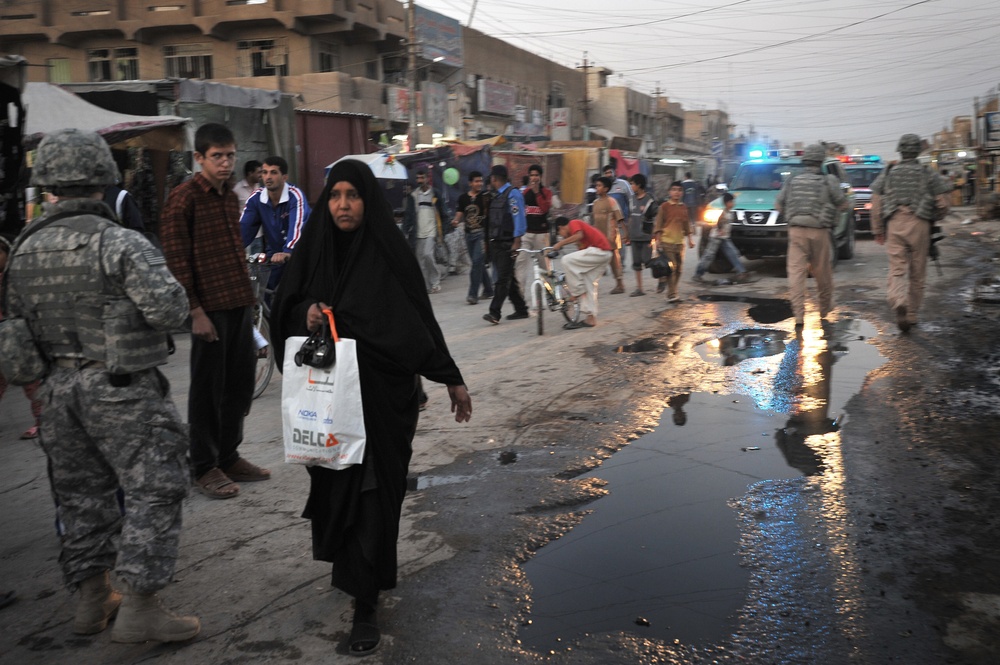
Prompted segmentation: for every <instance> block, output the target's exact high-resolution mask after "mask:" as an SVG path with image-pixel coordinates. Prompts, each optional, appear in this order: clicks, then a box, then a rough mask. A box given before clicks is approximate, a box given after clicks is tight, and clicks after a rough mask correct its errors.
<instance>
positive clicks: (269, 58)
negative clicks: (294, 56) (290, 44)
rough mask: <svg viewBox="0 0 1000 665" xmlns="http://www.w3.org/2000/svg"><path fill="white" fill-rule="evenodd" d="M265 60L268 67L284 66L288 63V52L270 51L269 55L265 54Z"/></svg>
mask: <svg viewBox="0 0 1000 665" xmlns="http://www.w3.org/2000/svg"><path fill="white" fill-rule="evenodd" d="M264 61H265V63H266V64H267V66H268V67H284V66H285V65H286V64H288V54H287V53H275V52H274V51H268V52H267V55H265V56H264Z"/></svg>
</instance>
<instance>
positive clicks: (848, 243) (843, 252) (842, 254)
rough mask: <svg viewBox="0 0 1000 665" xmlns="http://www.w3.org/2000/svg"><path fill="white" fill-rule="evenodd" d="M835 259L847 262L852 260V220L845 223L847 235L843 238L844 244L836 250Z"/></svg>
mask: <svg viewBox="0 0 1000 665" xmlns="http://www.w3.org/2000/svg"><path fill="white" fill-rule="evenodd" d="M837 258H839V259H843V260H844V261H847V260H848V259H853V258H854V219H853V218H852V219H850V220H849V221H848V222H847V233H846V234H845V237H844V244H843V245H841V246H840V249H838V250H837Z"/></svg>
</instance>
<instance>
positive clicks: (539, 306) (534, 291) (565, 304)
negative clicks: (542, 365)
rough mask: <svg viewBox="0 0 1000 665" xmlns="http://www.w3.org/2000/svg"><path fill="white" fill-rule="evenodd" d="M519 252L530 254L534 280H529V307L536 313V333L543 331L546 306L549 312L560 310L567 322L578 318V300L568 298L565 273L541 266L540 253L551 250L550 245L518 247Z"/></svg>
mask: <svg viewBox="0 0 1000 665" xmlns="http://www.w3.org/2000/svg"><path fill="white" fill-rule="evenodd" d="M517 251H519V252H526V253H528V254H531V258H532V265H531V268H532V272H533V275H534V281H532V282H531V309H533V310H535V312H536V313H537V315H538V334H539V335H541V334H543V332H544V324H543V323H542V312H543V311H544V310H545V309H546V308H547V309H548V310H549V311H550V312H561V313H562V315H563V317H564V318H565V319H566V321H567V322H569V323H576V322H577V321H578V320H579V319H580V302H579V301H578V300H570V299H569V295H570V293H569V289H568V288H567V287H566V273H564V272H562V271H561V270H556V269H555V268H549V267H543V266H542V256H541V255H542V254H546V253H547V252H551V251H552V248H551V247H545V248H542V249H519V250H517Z"/></svg>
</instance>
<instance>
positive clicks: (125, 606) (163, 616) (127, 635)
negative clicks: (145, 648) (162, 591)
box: [111, 586, 201, 644]
mask: <svg viewBox="0 0 1000 665" xmlns="http://www.w3.org/2000/svg"><path fill="white" fill-rule="evenodd" d="M200 630H201V622H200V621H198V617H182V616H177V615H176V614H174V613H173V612H171V611H170V610H168V609H167V608H165V607H163V603H161V602H160V597H159V596H157V595H156V594H155V593H138V592H137V591H133V590H132V589H131V588H130V587H128V586H126V588H125V597H124V598H123V599H122V606H121V610H120V611H119V612H118V618H117V619H116V620H115V626H114V628H112V629H111V641H112V642H125V643H129V644H131V643H135V642H147V641H153V642H183V641H184V640H189V639H191V638H192V637H194V636H195V635H197V634H198V632H199V631H200Z"/></svg>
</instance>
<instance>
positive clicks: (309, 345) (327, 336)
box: [295, 309, 340, 369]
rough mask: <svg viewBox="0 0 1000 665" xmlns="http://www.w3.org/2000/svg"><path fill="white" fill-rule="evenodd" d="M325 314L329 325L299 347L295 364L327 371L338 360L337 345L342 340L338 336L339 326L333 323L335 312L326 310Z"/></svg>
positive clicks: (322, 327)
mask: <svg viewBox="0 0 1000 665" xmlns="http://www.w3.org/2000/svg"><path fill="white" fill-rule="evenodd" d="M323 313H324V314H325V315H326V319H327V321H328V322H329V325H327V324H325V323H324V324H323V325H321V326H320V327H319V328H318V329H317V330H316V332H314V333H312V334H311V335H309V337H308V338H307V339H306V341H304V342H303V343H302V346H300V347H299V350H298V351H297V352H296V354H295V364H296V365H298V366H299V367H302V366H303V365H309V366H310V367H316V368H317V369H326V368H328V367H330V366H331V365H333V363H334V361H336V359H337V347H336V343H337V342H339V341H340V338H339V337H338V336H337V326H336V325H335V324H334V322H333V312H332V311H331V310H329V309H324V310H323Z"/></svg>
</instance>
